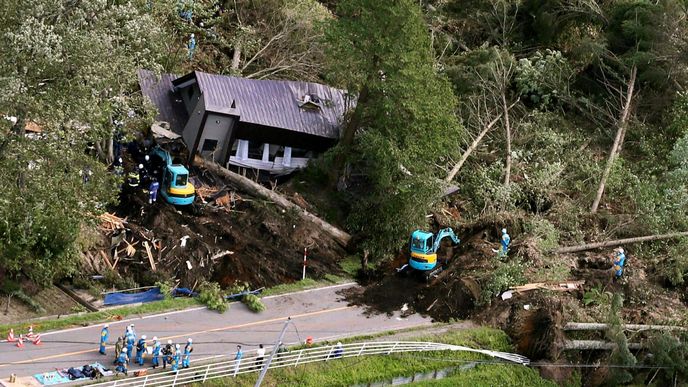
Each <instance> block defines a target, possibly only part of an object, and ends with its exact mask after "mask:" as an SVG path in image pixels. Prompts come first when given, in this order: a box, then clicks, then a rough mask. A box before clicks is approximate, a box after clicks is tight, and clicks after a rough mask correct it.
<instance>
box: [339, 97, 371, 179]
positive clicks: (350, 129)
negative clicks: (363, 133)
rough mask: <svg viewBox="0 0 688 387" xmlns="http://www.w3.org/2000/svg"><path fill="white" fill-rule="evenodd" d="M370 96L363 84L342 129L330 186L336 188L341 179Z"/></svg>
mask: <svg viewBox="0 0 688 387" xmlns="http://www.w3.org/2000/svg"><path fill="white" fill-rule="evenodd" d="M369 96H370V91H369V90H368V87H367V86H363V88H362V89H361V93H360V94H359V96H358V100H357V101H356V108H355V109H354V112H353V114H352V115H351V117H350V118H349V120H348V121H347V122H346V124H345V125H344V129H343V131H342V138H341V139H340V140H339V146H340V147H341V149H339V150H338V152H337V154H336V155H335V158H334V160H333V161H332V167H331V168H330V187H332V188H333V189H336V187H337V184H338V183H339V179H340V178H341V176H342V174H343V172H344V164H345V163H346V159H347V157H348V156H349V153H350V152H351V147H352V146H353V143H354V139H355V138H356V132H357V131H358V129H359V128H360V127H361V122H362V119H363V109H364V107H365V105H366V103H367V101H368V98H369Z"/></svg>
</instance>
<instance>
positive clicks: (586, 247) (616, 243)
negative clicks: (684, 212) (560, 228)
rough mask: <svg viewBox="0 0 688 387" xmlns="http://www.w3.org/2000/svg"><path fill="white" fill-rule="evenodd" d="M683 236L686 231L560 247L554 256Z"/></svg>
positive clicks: (687, 232)
mask: <svg viewBox="0 0 688 387" xmlns="http://www.w3.org/2000/svg"><path fill="white" fill-rule="evenodd" d="M684 236H688V231H682V232H674V233H670V234H661V235H648V236H642V237H635V238H625V239H615V240H612V241H606V242H595V243H587V244H584V245H578V246H568V247H560V248H558V249H556V250H554V252H555V253H556V254H564V253H575V252H578V251H586V250H592V249H599V248H602V247H609V246H619V245H625V244H629V243H640V242H648V241H657V240H661V239H673V238H680V237H684Z"/></svg>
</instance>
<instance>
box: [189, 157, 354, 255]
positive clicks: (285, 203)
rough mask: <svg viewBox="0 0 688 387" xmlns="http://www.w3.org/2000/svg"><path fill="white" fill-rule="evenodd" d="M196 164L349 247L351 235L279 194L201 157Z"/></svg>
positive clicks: (196, 160)
mask: <svg viewBox="0 0 688 387" xmlns="http://www.w3.org/2000/svg"><path fill="white" fill-rule="evenodd" d="M194 163H195V164H196V165H198V166H200V167H203V168H206V169H207V170H209V171H211V172H213V173H216V174H218V175H220V176H222V177H224V178H226V179H228V180H229V181H231V182H232V183H233V184H235V185H236V186H237V187H238V188H239V189H242V190H244V191H246V192H248V193H251V194H253V195H256V196H259V197H262V198H264V199H268V200H270V201H273V202H274V203H275V204H277V205H278V206H280V207H282V208H285V209H289V210H294V211H296V213H297V214H298V215H299V216H300V217H301V218H302V219H304V220H307V221H309V222H312V223H313V224H315V225H317V226H318V227H320V229H321V230H323V231H324V232H326V233H327V234H329V235H330V236H331V237H332V238H334V240H336V241H337V243H339V244H341V245H342V246H344V247H347V245H348V244H349V241H350V240H351V235H349V234H347V233H346V232H344V231H342V230H340V229H338V228H337V227H335V226H333V225H331V224H329V223H327V222H326V221H324V220H322V219H320V218H318V217H317V216H315V215H313V214H311V213H310V212H308V211H306V210H304V209H303V208H301V207H299V206H298V205H296V204H294V203H293V202H291V201H289V200H288V199H286V198H285V197H284V196H282V195H280V194H279V193H277V192H275V191H272V190H269V189H267V188H265V187H263V186H262V185H260V184H258V183H255V182H253V181H251V180H250V179H247V178H245V177H243V176H241V175H239V174H237V173H234V172H232V171H230V170H227V169H225V168H223V167H221V166H220V165H218V164H216V163H214V162H212V161H208V160H203V159H202V158H200V157H196V158H195V159H194Z"/></svg>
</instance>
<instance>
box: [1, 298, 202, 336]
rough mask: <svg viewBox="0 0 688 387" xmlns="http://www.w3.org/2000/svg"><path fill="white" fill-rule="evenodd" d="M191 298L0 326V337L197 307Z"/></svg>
mask: <svg viewBox="0 0 688 387" xmlns="http://www.w3.org/2000/svg"><path fill="white" fill-rule="evenodd" d="M199 305H200V304H199V303H198V302H196V300H195V299H193V298H175V299H169V300H162V301H156V302H149V303H146V304H142V305H137V306H124V307H121V308H115V309H108V310H101V311H99V312H92V313H83V314H77V315H68V316H65V317H62V318H56V319H46V320H34V321H33V322H32V321H28V322H21V323H13V324H4V325H0V337H3V338H4V337H6V336H7V333H8V332H9V330H10V329H14V332H15V335H18V334H19V333H26V331H27V327H28V326H29V325H33V326H34V331H37V332H46V331H51V330H56V329H64V328H70V327H74V326H86V325H90V324H94V323H99V322H105V321H116V320H119V319H122V318H126V317H131V316H134V315H142V314H150V313H158V312H164V311H173V310H180V309H186V308H189V307H192V306H199Z"/></svg>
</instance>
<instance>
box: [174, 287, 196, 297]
mask: <svg viewBox="0 0 688 387" xmlns="http://www.w3.org/2000/svg"><path fill="white" fill-rule="evenodd" d="M172 295H173V296H174V297H182V296H184V297H196V296H198V293H196V292H193V291H191V289H189V288H174V289H172Z"/></svg>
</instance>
